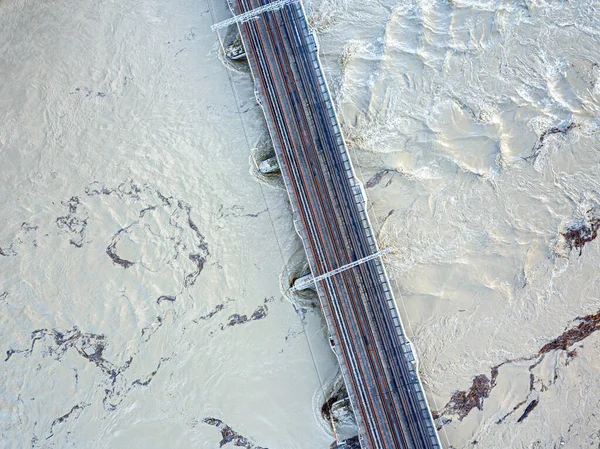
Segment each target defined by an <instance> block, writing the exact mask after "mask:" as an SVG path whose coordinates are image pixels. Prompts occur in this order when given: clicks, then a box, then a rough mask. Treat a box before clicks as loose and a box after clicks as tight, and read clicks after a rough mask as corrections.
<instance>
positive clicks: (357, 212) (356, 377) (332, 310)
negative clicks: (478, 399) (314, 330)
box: [213, 0, 442, 449]
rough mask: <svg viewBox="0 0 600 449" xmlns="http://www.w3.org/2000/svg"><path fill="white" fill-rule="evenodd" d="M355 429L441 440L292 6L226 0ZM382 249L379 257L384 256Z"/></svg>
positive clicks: (300, 14)
mask: <svg viewBox="0 0 600 449" xmlns="http://www.w3.org/2000/svg"><path fill="white" fill-rule="evenodd" d="M228 2H229V7H230V9H231V10H232V13H233V17H232V18H231V19H229V20H226V21H224V22H222V23H220V24H216V25H213V29H214V30H218V29H220V28H222V27H226V26H230V25H233V24H236V25H237V26H238V28H239V32H240V36H241V39H242V43H243V46H244V49H245V51H246V56H247V58H248V62H249V65H250V68H251V70H252V75H253V78H254V84H255V92H256V99H257V101H258V102H259V104H260V105H261V107H262V109H263V112H264V115H265V117H266V121H267V126H268V130H269V133H270V136H271V138H272V140H273V145H274V148H275V153H276V156H277V160H278V162H279V166H280V169H281V172H282V175H283V178H284V181H285V185H286V188H287V192H288V195H289V199H290V203H291V206H292V210H293V219H294V225H295V228H296V230H297V232H298V234H299V235H300V237H301V240H302V243H303V245H304V249H305V251H306V255H307V258H308V262H309V265H310V270H311V273H312V279H313V282H314V287H315V289H316V291H317V293H318V295H319V300H320V304H321V308H322V310H323V314H324V316H325V319H326V322H327V326H328V329H329V333H330V336H331V343H332V348H333V350H334V352H335V354H336V356H337V358H338V360H339V363H340V367H341V371H342V375H343V378H344V382H345V384H346V388H347V391H348V394H349V398H350V403H351V405H352V408H353V410H354V414H355V416H356V420H357V424H358V440H359V442H360V445H361V447H362V449H404V448H410V449H413V448H414V449H436V448H441V447H442V446H441V444H440V441H439V438H438V435H437V432H436V428H435V424H434V420H433V418H432V416H431V412H430V409H429V406H428V404H427V400H426V397H425V394H424V392H423V387H422V384H421V382H420V380H419V377H418V369H417V359H416V356H415V350H414V348H413V346H412V344H411V343H410V341H409V340H408V338H407V337H406V334H405V331H404V328H403V325H402V323H401V320H400V316H399V313H398V309H397V306H396V303H395V300H394V296H393V293H392V290H391V288H390V284H389V280H388V277H387V274H386V271H385V268H384V265H383V261H382V259H381V253H382V251H380V250H379V248H378V246H377V242H376V239H375V236H374V234H373V229H372V226H371V223H370V221H369V217H368V215H367V211H366V195H365V192H364V189H363V186H362V184H361V183H360V181H359V180H358V179H357V178H356V176H355V173H354V169H353V167H352V163H351V161H350V157H349V155H348V151H347V149H346V145H345V142H344V138H343V136H342V133H341V130H340V125H339V122H338V119H337V116H336V113H335V110H334V107H333V103H332V99H331V96H330V92H329V89H328V86H327V83H326V81H325V78H324V76H323V70H322V67H321V63H320V60H319V57H318V50H319V49H318V42H317V39H316V36H315V34H314V33H313V31H312V30H311V29H310V27H309V25H308V22H307V19H306V15H305V11H304V8H303V6H302V4H301V3H300V2H299V1H297V0H278V1H274V2H269V1H268V0H228ZM383 252H385V251H383Z"/></svg>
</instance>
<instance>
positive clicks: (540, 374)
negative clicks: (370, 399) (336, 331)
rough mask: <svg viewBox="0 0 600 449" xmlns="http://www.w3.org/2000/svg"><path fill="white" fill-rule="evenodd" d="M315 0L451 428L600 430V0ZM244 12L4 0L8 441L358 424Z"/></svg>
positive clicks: (529, 438)
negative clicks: (233, 32) (246, 42)
mask: <svg viewBox="0 0 600 449" xmlns="http://www.w3.org/2000/svg"><path fill="white" fill-rule="evenodd" d="M305 6H306V8H307V11H308V14H309V18H310V21H311V23H312V25H313V26H314V27H315V28H316V30H317V32H318V33H319V41H320V48H321V59H322V62H323V65H324V68H325V71H326V76H327V79H328V82H329V85H330V88H331V90H332V93H333V96H334V99H335V101H336V105H337V107H338V112H339V118H340V121H341V123H342V127H343V130H344V134H345V136H346V138H347V141H348V146H349V149H350V151H351V155H352V157H353V161H354V165H355V167H356V170H357V175H358V176H359V177H360V178H361V180H362V181H363V183H364V184H365V187H366V192H367V194H368V197H369V213H370V216H371V219H372V221H373V224H374V226H375V228H376V232H377V233H378V238H379V243H380V246H381V247H392V248H393V249H394V251H393V253H391V254H388V255H386V256H385V262H386V264H387V267H388V271H389V273H390V275H391V277H392V284H393V286H394V288H395V292H396V296H397V300H398V304H399V308H400V310H401V312H402V317H403V320H404V323H405V327H406V329H407V332H408V333H409V336H410V337H411V339H412V341H413V343H414V344H415V346H416V348H417V350H418V354H419V362H420V363H419V367H420V372H421V376H422V379H423V383H424V388H425V389H426V391H427V394H428V398H429V401H430V405H431V407H432V409H433V410H434V413H435V415H436V416H437V417H438V421H437V422H438V425H439V427H440V438H441V440H442V442H443V444H444V447H447V448H450V447H453V448H486V449H487V448H499V449H504V448H532V449H533V448H537V449H541V448H559V447H560V448H562V447H564V448H587V447H589V448H593V447H598V445H599V444H600V434H599V433H598V430H597V429H598V427H599V425H600V420H599V418H598V416H599V412H600V403H599V399H598V398H599V397H600V384H599V383H598V381H597V379H598V372H599V370H600V359H599V349H600V340H599V339H598V334H596V333H595V331H596V330H597V329H598V328H600V314H599V310H600V275H599V274H598V266H599V263H600V251H599V248H598V241H597V240H594V239H595V237H596V234H597V231H598V229H600V188H599V183H598V179H599V175H600V141H599V138H600V116H599V110H600V66H599V64H600V50H599V48H600V45H599V43H600V42H599V41H600V16H599V15H598V8H599V6H600V4H599V3H598V2H594V1H575V2H544V1H532V2H529V1H525V2H517V1H510V2H509V1H452V2H438V1H430V0H427V1H424V0H420V1H393V0H375V1H369V2H365V1H357V0H320V1H313V2H309V3H308V4H307V5H305ZM227 17H228V12H227V10H226V5H225V2H218V1H216V0H212V3H210V2H206V1H200V2H190V1H186V0H175V1H173V2H165V1H157V0H147V1H144V2H137V1H131V0H122V1H119V2H116V1H104V0H101V1H92V0H81V1H79V2H77V3H73V2H69V1H66V0H56V1H54V2H32V1H30V0H0V164H1V165H0V179H1V181H2V182H1V184H0V220H1V221H0V223H1V226H0V312H1V313H0V346H1V347H0V349H1V353H2V358H1V359H0V377H1V379H2V383H1V384H0V447H3V448H4V447H6V448H23V447H31V448H69V447H70V448H91V447H93V448H117V447H144V448H154V447H156V448H159V447H160V448H163V447H177V448H188V447H189V448H191V447H194V448H207V449H209V448H210V449H213V448H216V447H219V446H220V445H221V444H222V445H223V447H235V445H236V444H237V445H238V446H241V447H246V448H247V449H252V448H253V449H261V448H270V449H292V448H294V449H296V448H297V449H306V448H310V449H317V448H327V447H329V444H330V443H331V442H332V441H333V434H332V432H331V430H330V429H329V427H328V423H327V422H326V421H325V420H323V419H322V417H321V413H320V408H321V404H322V401H323V391H324V390H326V389H327V386H328V385H329V384H330V383H331V382H332V381H333V379H335V377H336V375H337V363H336V361H335V358H334V356H333V354H332V352H331V351H330V349H329V347H328V341H327V335H326V330H325V327H324V323H323V319H322V317H321V315H320V313H319V311H318V310H315V309H311V308H302V307H299V306H298V305H297V304H296V305H294V304H292V303H291V302H290V300H289V299H288V298H287V297H286V296H284V295H283V294H282V293H281V288H280V284H285V282H286V279H287V278H286V276H288V274H289V272H290V271H294V270H301V266H302V262H301V259H302V257H301V254H302V249H301V245H300V243H299V241H298V238H297V236H296V234H295V231H294V228H293V225H292V221H291V214H290V208H289V205H288V199H287V195H286V193H285V191H284V190H282V189H281V188H278V187H280V184H278V183H277V182H276V181H273V182H265V180H264V179H258V178H257V176H256V170H255V167H254V166H253V164H254V160H253V159H252V158H251V157H250V155H251V154H253V155H256V154H260V153H261V150H260V147H261V146H264V145H265V141H266V139H265V125H264V119H263V117H262V113H261V111H260V108H259V107H258V106H257V104H256V102H255V99H254V93H253V87H252V81H251V79H250V77H249V73H248V71H247V69H246V68H245V67H244V65H243V64H238V65H232V64H231V63H227V64H223V62H222V60H223V58H222V55H221V48H220V46H219V42H218V40H217V38H216V36H215V34H214V33H212V32H211V30H210V25H211V24H212V23H214V22H215V21H216V20H222V19H225V18H227ZM256 147H259V148H258V150H253V151H250V149H252V148H256ZM280 277H281V280H280ZM346 424H347V423H346ZM341 427H342V428H344V425H341ZM346 427H348V428H347V429H346V431H347V432H350V433H351V431H352V426H351V424H350V425H347V426H346ZM343 430H344V429H342V431H343ZM231 432H233V436H232V433H231ZM226 435H229V437H226Z"/></svg>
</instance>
